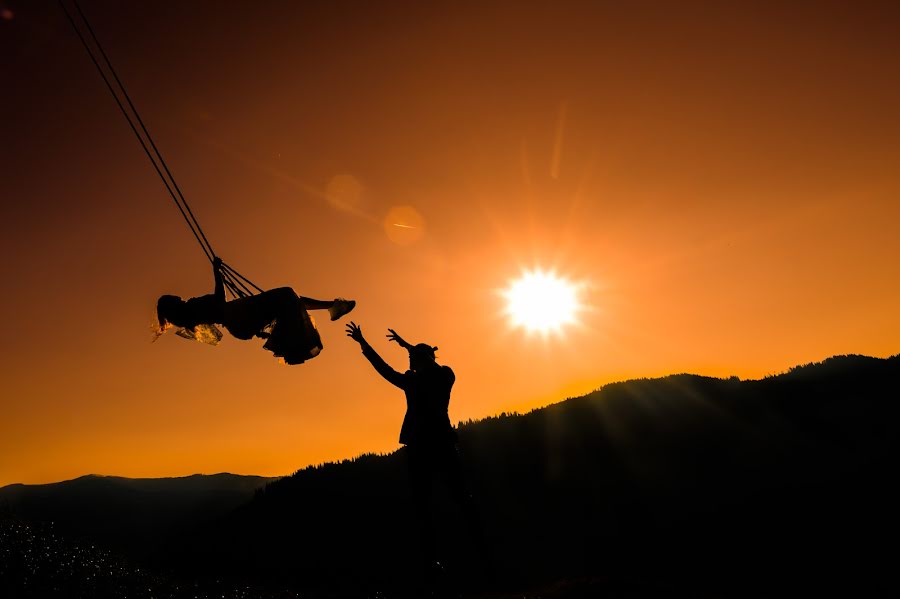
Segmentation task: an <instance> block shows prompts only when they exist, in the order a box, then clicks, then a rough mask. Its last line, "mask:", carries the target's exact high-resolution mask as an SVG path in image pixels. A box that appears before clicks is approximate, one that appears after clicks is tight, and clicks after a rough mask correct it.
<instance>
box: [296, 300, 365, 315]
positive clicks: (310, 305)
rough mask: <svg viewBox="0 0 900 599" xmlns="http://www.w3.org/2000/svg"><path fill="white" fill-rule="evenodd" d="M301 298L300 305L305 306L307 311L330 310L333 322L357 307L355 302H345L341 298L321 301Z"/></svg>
mask: <svg viewBox="0 0 900 599" xmlns="http://www.w3.org/2000/svg"><path fill="white" fill-rule="evenodd" d="M299 297H300V303H301V304H303V307H304V308H306V310H328V313H329V314H330V315H331V320H337V319H338V318H340V317H341V316H343V315H344V314H347V313H348V312H350V311H351V310H352V309H353V308H354V307H355V306H356V302H355V301H353V300H345V299H343V298H340V297H338V298H335V299H333V300H319V299H313V298H311V297H303V296H299Z"/></svg>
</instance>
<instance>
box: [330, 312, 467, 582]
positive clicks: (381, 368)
mask: <svg viewBox="0 0 900 599" xmlns="http://www.w3.org/2000/svg"><path fill="white" fill-rule="evenodd" d="M388 332H389V334H388V335H387V338H388V339H389V340H390V341H394V342H396V343H397V344H398V345H400V346H401V347H403V348H404V349H406V350H407V351H408V352H409V370H407V371H406V372H404V373H402V374H401V373H400V372H397V371H396V370H394V369H393V368H391V367H390V366H389V365H388V364H387V363H386V362H385V361H384V360H383V359H382V358H381V356H379V355H378V353H377V352H376V351H375V350H374V349H373V348H372V346H371V345H369V343H368V342H367V341H366V339H365V338H364V337H363V334H362V329H361V328H360V327H359V325H357V324H356V323H355V322H350V324H348V325H347V336H348V337H350V338H351V339H353V340H354V341H356V342H358V343H359V344H360V346H361V347H362V353H363V355H364V356H365V357H366V358H367V359H368V360H369V362H371V364H372V366H373V367H374V368H375V370H376V371H377V372H378V374H380V375H381V376H382V377H384V378H385V380H387V381H388V382H389V383H391V384H392V385H394V386H396V387H399V388H400V389H402V390H403V392H404V393H405V394H406V415H405V416H404V417H403V425H402V426H401V427H400V443H401V444H403V445H404V446H405V447H404V452H405V453H406V457H407V467H408V470H409V481H410V487H411V491H412V500H413V509H414V510H415V517H416V520H417V521H418V525H419V535H420V544H421V550H422V558H423V560H424V564H425V567H426V574H427V575H434V574H436V573H438V572H439V571H440V570H441V566H440V564H439V563H438V562H437V560H436V548H435V533H434V523H433V522H432V518H431V509H430V508H431V506H430V504H431V485H432V479H433V478H434V475H436V474H438V475H442V476H443V478H444V479H445V481H446V483H447V486H448V488H449V490H450V494H451V496H452V498H453V499H454V500H455V501H456V502H457V503H458V504H459V506H460V507H461V508H462V511H463V515H464V516H465V518H466V520H467V523H468V525H469V527H470V529H471V532H472V535H473V537H474V540H475V542H476V544H477V549H478V550H479V552H480V554H481V555H484V553H485V552H484V539H483V533H482V528H481V522H480V518H479V516H478V512H477V510H476V508H475V502H474V500H473V498H472V495H471V494H470V493H469V491H468V489H467V487H466V484H465V480H464V478H463V473H462V467H461V464H460V459H459V448H458V446H457V435H456V431H455V430H454V428H453V426H452V425H451V424H450V417H449V416H448V414H447V408H448V406H449V404H450V390H451V389H452V387H453V383H454V382H455V381H456V375H454V374H453V370H451V369H450V367H449V366H442V365H440V364H438V363H437V360H436V358H435V351H437V347H432V346H430V345H428V344H425V343H419V344H417V345H412V344H410V343H407V342H406V341H404V340H403V338H402V337H400V335H398V334H397V333H396V331H394V330H393V329H388Z"/></svg>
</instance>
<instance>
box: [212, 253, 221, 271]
mask: <svg viewBox="0 0 900 599" xmlns="http://www.w3.org/2000/svg"><path fill="white" fill-rule="evenodd" d="M212 266H213V270H215V271H220V270H222V259H221V258H219V257H218V256H215V257H214V258H213V263H212Z"/></svg>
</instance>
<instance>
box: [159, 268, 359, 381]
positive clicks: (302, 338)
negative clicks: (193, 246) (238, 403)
mask: <svg viewBox="0 0 900 599" xmlns="http://www.w3.org/2000/svg"><path fill="white" fill-rule="evenodd" d="M221 269H222V261H221V260H220V259H219V258H216V259H215V260H214V261H213V276H214V277H215V289H214V291H213V293H210V294H207V295H203V296H200V297H195V298H191V299H189V300H187V301H185V300H183V299H181V298H180V297H178V296H177V295H163V296H162V297H160V298H159V300H158V301H157V303H156V317H157V320H158V321H159V328H158V329H157V331H156V335H157V337H159V336H160V335H162V334H163V333H164V332H166V330H168V329H169V328H171V327H172V326H176V327H180V330H179V331H178V333H177V334H178V335H179V336H181V337H185V338H188V339H196V340H198V341H202V342H204V343H209V344H211V345H216V344H217V343H218V342H219V341H220V340H221V339H222V333H221V332H220V331H219V330H218V329H217V328H216V327H215V325H217V324H220V325H222V326H224V327H225V329H226V330H227V331H228V332H229V333H231V334H232V335H233V336H234V337H237V338H238V339H243V340H247V339H252V338H253V337H259V338H261V339H265V340H266V342H265V344H264V345H263V348H264V349H267V350H269V351H271V352H272V353H273V354H274V355H275V357H278V358H283V359H284V361H285V362H286V363H287V364H302V363H303V362H305V361H306V360H309V359H311V358H314V357H316V356H317V355H319V352H321V351H322V340H321V338H320V337H319V332H318V331H317V330H316V325H315V323H314V322H313V320H312V318H311V317H310V315H309V314H308V313H307V310H328V312H329V314H330V316H331V320H337V319H338V318H340V317H341V316H343V315H345V314H347V313H348V312H350V311H351V310H352V309H353V308H354V307H355V306H356V302H355V301H352V300H345V299H342V298H336V299H334V300H317V299H312V298H308V297H303V296H300V295H297V294H296V293H295V292H294V290H293V289H291V288H290V287H279V288H277V289H271V290H269V291H264V292H262V293H259V294H257V295H250V296H246V297H240V298H236V299H233V300H231V301H226V300H225V284H224V281H223V279H222V272H221Z"/></svg>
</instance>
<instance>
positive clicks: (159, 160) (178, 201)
mask: <svg viewBox="0 0 900 599" xmlns="http://www.w3.org/2000/svg"><path fill="white" fill-rule="evenodd" d="M58 1H59V6H60V8H62V11H63V13H64V14H65V15H66V19H67V20H68V21H69V25H71V26H72V30H73V31H75V34H76V35H77V36H78V39H79V40H81V45H82V46H84V49H85V51H86V52H87V54H88V56H89V57H90V59H91V62H93V63H94V66H95V67H96V69H97V72H98V73H100V77H101V78H102V79H103V82H104V83H105V84H106V89H108V90H109V93H110V94H111V95H112V97H113V99H114V100H115V101H116V105H117V106H118V107H119V110H120V111H121V112H122V116H124V117H125V120H126V121H128V125H129V126H130V127H131V131H132V133H134V136H135V137H136V138H137V140H138V142H139V143H140V144H141V148H143V150H144V153H145V154H146V155H147V158H148V159H150V162H151V163H152V164H153V168H154V170H155V171H156V174H157V175H159V178H160V180H161V181H162V182H163V185H165V187H166V191H168V192H169V196H170V197H171V198H172V201H173V202H175V205H176V206H177V207H178V211H179V212H180V213H181V216H182V217H183V218H184V221H185V222H186V223H187V225H188V227H189V228H190V229H191V233H193V235H194V238H195V239H196V240H197V243H199V244H200V248H201V249H202V250H203V253H204V254H205V255H206V258H207V259H208V260H209V261H210V262H211V263H213V262H214V261H215V259H216V253H215V251H213V248H212V244H211V243H210V242H209V240H208V239H207V238H206V234H205V233H204V232H203V229H202V228H201V227H200V223H199V222H198V221H197V218H196V217H195V216H194V212H193V210H191V207H190V204H188V201H187V199H186V198H185V197H184V194H183V193H182V192H181V188H180V187H179V186H178V183H177V182H176V181H175V177H174V175H172V172H171V171H170V170H169V166H168V165H167V164H166V161H165V159H164V158H163V157H162V154H161V153H160V151H159V148H157V147H156V143H155V142H154V141H153V137H152V136H151V135H150V131H148V130H147V127H146V125H145V124H144V121H143V119H141V115H140V113H138V110H137V108H135V106H134V103H133V102H132V101H131V96H129V95H128V91H127V90H126V89H125V85H124V84H123V83H122V80H121V79H119V75H118V74H117V73H116V70H115V68H113V65H112V62H111V61H110V60H109V56H107V54H106V51H104V49H103V45H102V44H101V43H100V40H99V39H98V38H97V35H96V34H95V33H94V28H93V27H91V24H90V21H88V18H87V16H86V15H85V14H84V12H83V11H82V10H81V5H80V4H79V3H78V0H72V4H73V5H74V7H75V9H76V11H77V13H78V16H79V17H80V19H81V21H82V23H83V24H84V27H85V28H86V30H87V32H88V34H89V35H90V38H91V40H92V41H93V43H94V45H95V46H96V48H97V50H98V51H99V53H100V56H101V57H102V59H103V62H104V64H105V65H106V68H107V69H108V71H109V73H110V74H111V75H112V78H113V80H114V81H115V87H114V86H113V83H112V81H110V78H109V76H108V75H107V72H106V71H105V70H104V69H103V67H102V66H101V64H100V61H99V60H98V59H97V56H96V54H95V52H94V50H93V49H92V48H91V45H90V44H89V43H88V40H87V39H86V38H85V35H84V33H83V32H82V30H81V28H79V26H78V24H77V23H76V22H75V18H74V17H73V15H72V13H71V12H70V11H69V9H68V8H66V5H65V2H64V1H63V0H58ZM117 90H118V91H117ZM122 98H124V99H125V102H126V103H127V104H128V108H130V110H131V112H129V111H128V109H126V108H125V104H124V103H123V102H122ZM135 121H136V122H137V125H136V124H135ZM138 126H139V127H140V131H139V130H138ZM141 132H143V135H142V134H141ZM148 144H149V147H148ZM151 148H152V150H153V151H152V152H151ZM164 173H165V174H164ZM221 264H222V268H221V269H220V273H221V275H222V282H223V283H224V284H225V287H226V288H227V289H228V291H229V292H230V293H231V295H232V296H233V297H235V298H238V297H246V296H248V295H253V293H254V292H253V291H252V290H251V289H250V288H251V287H252V288H253V289H255V290H256V291H257V292H260V293H261V292H262V291H263V290H262V289H261V288H260V287H258V286H257V285H255V284H254V283H253V282H251V281H250V280H249V279H247V278H246V277H245V276H243V275H242V274H240V273H239V272H237V271H236V270H235V269H234V268H232V267H231V266H229V265H227V264H225V263H224V262H222V263H221Z"/></svg>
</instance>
